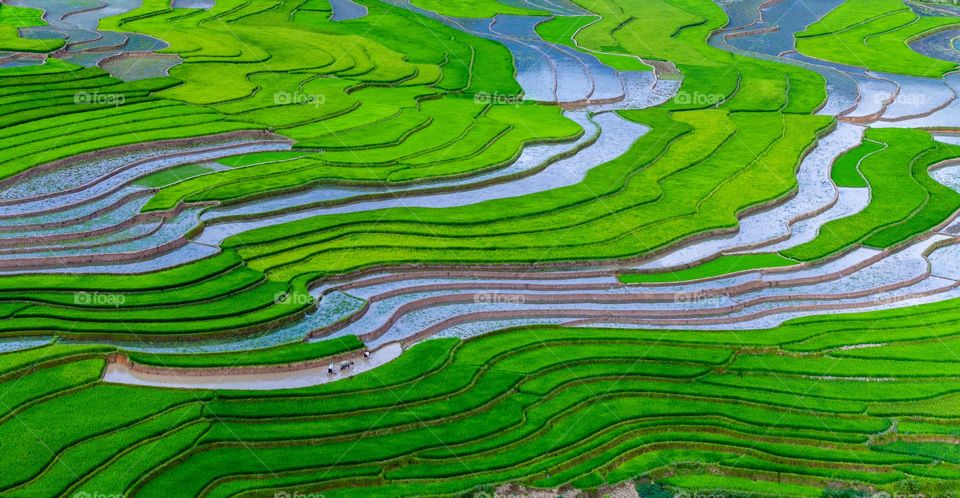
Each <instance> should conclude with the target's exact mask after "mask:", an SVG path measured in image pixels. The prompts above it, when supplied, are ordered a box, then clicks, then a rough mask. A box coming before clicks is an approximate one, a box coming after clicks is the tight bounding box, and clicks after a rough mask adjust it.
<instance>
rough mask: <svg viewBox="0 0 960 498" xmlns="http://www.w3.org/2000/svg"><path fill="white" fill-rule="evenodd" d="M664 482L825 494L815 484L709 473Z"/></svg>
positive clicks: (707, 487) (690, 486)
mask: <svg viewBox="0 0 960 498" xmlns="http://www.w3.org/2000/svg"><path fill="white" fill-rule="evenodd" d="M664 482H665V483H666V484H668V485H670V486H675V487H677V488H680V489H686V490H696V491H700V492H704V491H709V492H721V493H722V492H723V491H742V492H747V493H759V494H761V495H767V496H822V494H823V491H822V490H820V489H819V488H815V487H813V486H803V485H799V484H792V483H787V482H770V481H763V480H752V479H745V478H742V477H727V476H716V475H709V474H706V475H684V476H676V477H671V478H668V479H666V480H664Z"/></svg>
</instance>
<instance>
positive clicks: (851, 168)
mask: <svg viewBox="0 0 960 498" xmlns="http://www.w3.org/2000/svg"><path fill="white" fill-rule="evenodd" d="M883 148H884V144H881V143H878V142H874V141H872V140H865V141H864V142H863V144H862V145H860V146H859V147H857V148H855V149H853V150H850V151H848V152H847V153H845V154H844V155H842V156H840V158H839V159H837V161H836V162H835V163H834V164H833V169H831V170H830V178H831V179H832V180H833V183H835V184H836V185H837V186H838V187H868V186H869V185H868V184H867V181H866V180H865V179H864V178H863V175H861V174H860V171H859V167H860V162H861V161H863V159H864V158H865V157H867V156H869V155H871V154H874V153H876V152H879V151H881V150H883Z"/></svg>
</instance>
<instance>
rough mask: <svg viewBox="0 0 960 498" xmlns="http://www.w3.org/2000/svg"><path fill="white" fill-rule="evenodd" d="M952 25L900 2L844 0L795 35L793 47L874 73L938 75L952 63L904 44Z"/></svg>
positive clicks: (953, 22)
mask: <svg viewBox="0 0 960 498" xmlns="http://www.w3.org/2000/svg"><path fill="white" fill-rule="evenodd" d="M956 25H958V21H957V20H956V19H953V18H950V17H921V16H919V15H917V14H916V13H914V12H913V11H912V10H910V8H909V7H907V6H906V5H905V4H904V3H903V2H902V1H901V0H848V1H847V2H845V3H844V4H842V5H841V6H840V7H838V8H837V9H835V10H834V11H833V12H831V13H830V14H827V16H825V17H824V18H823V19H821V20H820V21H818V22H816V23H814V24H813V25H811V26H810V27H809V28H807V30H806V31H804V32H801V33H797V50H798V51H799V52H801V53H803V54H805V55H809V56H811V57H816V58H820V59H824V60H829V61H833V62H839V63H842V64H848V65H851V66H863V67H867V68H869V69H872V70H874V71H882V72H888V73H899V74H908V75H913V76H923V77H930V78H940V77H943V75H945V74H946V73H949V72H951V71H954V70H956V69H957V64H955V63H952V62H947V61H942V60H939V59H933V58H930V57H927V56H925V55H922V54H919V53H917V52H914V51H913V50H911V49H910V47H909V45H908V42H910V41H911V40H913V39H916V38H918V37H920V36H923V35H925V34H928V33H930V32H933V31H936V30H940V29H944V28H946V27H949V26H956Z"/></svg>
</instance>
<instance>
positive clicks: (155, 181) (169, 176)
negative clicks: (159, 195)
mask: <svg viewBox="0 0 960 498" xmlns="http://www.w3.org/2000/svg"><path fill="white" fill-rule="evenodd" d="M211 171H212V170H211V169H210V168H205V167H203V166H200V165H199V164H186V165H183V166H177V167H176V168H170V169H168V170H164V171H160V172H158V173H154V174H152V175H150V176H146V177H143V178H141V179H139V180H137V181H136V182H135V183H136V184H137V185H141V186H144V187H153V188H158V187H165V186H167V185H170V184H171V183H176V182H179V181H182V180H186V179H187V178H193V177H194V176H200V175H203V174H206V173H210V172H211Z"/></svg>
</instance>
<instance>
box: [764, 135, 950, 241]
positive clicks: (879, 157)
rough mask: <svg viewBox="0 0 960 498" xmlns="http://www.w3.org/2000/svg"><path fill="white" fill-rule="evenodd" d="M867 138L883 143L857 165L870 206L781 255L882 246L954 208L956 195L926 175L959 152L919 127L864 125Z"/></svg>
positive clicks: (936, 220) (933, 223) (919, 230)
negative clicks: (866, 127)
mask: <svg viewBox="0 0 960 498" xmlns="http://www.w3.org/2000/svg"><path fill="white" fill-rule="evenodd" d="M867 138H868V139H870V140H873V141H875V142H877V143H880V144H883V145H885V146H886V147H885V148H884V149H883V150H881V151H878V152H875V153H873V154H871V155H868V156H866V157H864V158H863V159H862V161H860V163H859V170H860V173H861V174H862V175H863V176H864V178H865V179H866V181H867V183H869V185H870V204H869V205H868V206H867V207H866V209H864V210H863V211H861V212H859V213H857V214H855V215H853V216H849V217H847V218H842V219H839V220H834V221H831V222H829V223H827V224H825V225H824V226H823V227H822V228H821V229H820V232H819V233H818V235H817V238H816V239H814V240H812V241H810V242H808V243H806V244H802V245H800V246H797V247H794V248H791V249H788V250H786V251H783V252H782V254H783V255H784V256H787V257H788V258H795V259H798V260H813V259H817V258H821V257H824V256H827V255H829V254H833V253H836V252H838V251H841V250H843V249H845V248H847V247H850V246H851V245H852V244H857V243H862V244H863V245H866V246H870V247H876V248H887V247H890V246H892V245H894V244H896V243H899V242H902V241H904V240H906V239H908V238H909V237H911V236H914V235H916V234H919V233H922V232H924V231H926V230H929V229H930V228H933V227H934V226H936V225H937V224H939V223H942V222H943V221H944V220H946V219H947V218H948V217H949V216H950V215H951V214H952V213H953V212H954V211H955V210H956V209H958V208H960V194H957V193H956V191H954V190H952V189H950V188H948V187H946V186H944V185H942V184H940V183H938V182H937V181H935V180H933V179H932V178H931V177H930V175H929V173H928V169H929V168H930V167H931V166H934V165H936V164H938V163H940V162H943V161H945V160H948V159H950V158H955V157H958V156H960V148H958V147H956V146H952V145H947V144H942V143H939V142H936V141H934V140H933V138H932V137H931V136H930V134H929V133H926V132H923V131H919V130H900V129H884V130H880V129H870V130H868V131H867Z"/></svg>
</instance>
